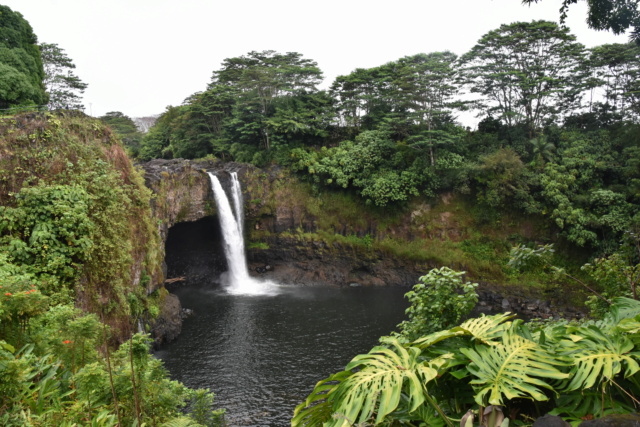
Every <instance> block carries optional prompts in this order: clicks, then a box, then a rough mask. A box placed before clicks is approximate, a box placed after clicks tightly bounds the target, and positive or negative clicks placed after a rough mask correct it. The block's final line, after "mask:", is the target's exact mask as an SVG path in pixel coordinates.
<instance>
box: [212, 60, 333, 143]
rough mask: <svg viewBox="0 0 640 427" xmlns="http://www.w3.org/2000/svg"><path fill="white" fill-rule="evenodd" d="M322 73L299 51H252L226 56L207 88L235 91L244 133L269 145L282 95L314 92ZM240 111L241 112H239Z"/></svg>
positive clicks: (239, 121) (239, 119) (239, 118)
mask: <svg viewBox="0 0 640 427" xmlns="http://www.w3.org/2000/svg"><path fill="white" fill-rule="evenodd" d="M321 81H322V72H321V71H320V69H319V68H318V65H317V63H316V62H315V61H312V60H310V59H304V58H302V54H300V53H297V52H288V53H285V54H281V53H277V52H275V51H273V50H266V51H262V52H256V51H252V52H249V53H248V54H247V55H244V56H240V57H236V58H227V59H225V60H224V62H223V63H222V68H221V69H220V70H218V71H215V72H214V73H213V79H212V82H211V84H210V86H209V89H214V88H215V87H216V86H218V85H222V86H227V87H228V88H230V89H233V90H236V91H237V92H238V96H239V100H238V102H237V104H236V113H238V114H236V115H235V116H236V119H237V125H240V126H237V127H238V128H241V129H243V132H242V133H243V134H244V135H246V136H250V137H251V136H253V137H254V138H256V137H257V138H258V139H259V140H260V141H261V143H262V145H263V146H264V148H266V149H269V148H270V147H271V139H272V138H271V135H272V133H273V131H274V129H273V127H274V122H273V120H271V121H270V120H269V118H270V117H271V116H273V114H274V112H275V110H276V104H277V103H278V101H279V100H281V99H282V98H283V97H287V96H295V95H300V94H302V93H305V92H315V91H316V85H317V84H319V83H320V82H321ZM240 113H241V114H240Z"/></svg>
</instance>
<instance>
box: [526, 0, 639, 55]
mask: <svg viewBox="0 0 640 427" xmlns="http://www.w3.org/2000/svg"><path fill="white" fill-rule="evenodd" d="M539 1H540V0H522V3H523V4H529V5H530V4H531V3H538V2H539ZM575 3H578V0H562V6H561V7H560V22H561V23H562V24H564V22H565V20H566V19H567V11H568V10H569V5H572V4H575ZM587 5H588V7H589V10H588V12H587V24H589V27H590V28H593V29H594V30H608V31H611V32H613V34H622V33H624V32H625V31H627V30H630V29H632V28H633V29H632V30H631V34H630V38H631V40H632V41H635V42H636V43H637V44H639V45H640V0H588V1H587Z"/></svg>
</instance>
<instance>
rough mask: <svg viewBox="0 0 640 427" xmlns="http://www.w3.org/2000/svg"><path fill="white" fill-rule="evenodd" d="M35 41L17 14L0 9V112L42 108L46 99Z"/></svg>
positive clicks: (38, 52)
mask: <svg viewBox="0 0 640 427" xmlns="http://www.w3.org/2000/svg"><path fill="white" fill-rule="evenodd" d="M43 78H44V69H43V67H42V60H41V59H40V50H39V49H38V45H37V38H36V36H35V34H34V33H33V29H32V28H31V25H29V23H28V22H27V21H26V20H25V19H24V18H23V16H22V15H21V14H20V13H19V12H14V11H12V10H11V9H10V8H9V7H7V6H0V109H7V108H9V107H14V106H20V105H34V104H35V105H42V104H44V103H45V101H46V99H47V96H46V94H45V89H44V85H43V83H42V80H43Z"/></svg>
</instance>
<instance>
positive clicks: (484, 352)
mask: <svg viewBox="0 0 640 427" xmlns="http://www.w3.org/2000/svg"><path fill="white" fill-rule="evenodd" d="M501 338H502V339H501V341H499V342H493V344H492V345H489V346H487V345H481V344H477V345H476V346H475V347H474V348H461V349H460V351H461V352H462V353H463V354H464V355H465V356H467V357H468V358H469V359H470V360H471V364H470V365H469V367H468V369H469V372H471V374H473V375H474V376H475V377H476V379H474V380H472V381H471V382H470V384H472V385H474V386H475V385H478V386H480V387H477V388H476V392H477V394H476V402H477V403H478V404H479V405H486V404H490V405H501V404H503V397H506V398H507V399H514V398H517V397H530V398H533V399H535V400H538V401H540V400H548V398H547V396H546V395H545V394H544V393H543V392H542V391H541V388H546V389H549V390H553V388H552V387H551V386H550V385H549V384H548V383H547V382H545V381H543V378H544V379H564V378H567V377H568V374H566V373H563V372H561V371H560V370H558V369H557V368H556V366H558V365H561V364H562V362H560V361H558V360H556V359H555V358H554V357H553V356H552V355H551V354H549V353H548V352H547V351H546V350H545V348H544V347H543V346H541V345H540V344H537V343H535V342H533V341H530V340H528V339H526V338H523V337H522V336H520V335H518V334H517V333H516V332H515V328H513V327H512V328H510V329H508V330H506V331H504V332H503V334H502V337H501Z"/></svg>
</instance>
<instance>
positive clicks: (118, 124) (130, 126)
mask: <svg viewBox="0 0 640 427" xmlns="http://www.w3.org/2000/svg"><path fill="white" fill-rule="evenodd" d="M99 119H100V120H101V121H102V122H104V123H105V124H106V125H108V126H109V127H110V128H111V129H113V131H114V132H115V133H116V135H118V136H119V137H120V140H121V141H122V143H123V144H124V146H125V147H127V149H129V150H130V152H131V154H132V155H133V156H134V157H137V156H138V153H139V151H140V142H141V140H142V137H143V135H142V133H141V132H140V131H139V130H138V128H137V127H136V125H135V123H134V122H133V120H132V119H131V117H129V116H126V115H124V114H122V113H121V112H120V111H111V112H109V113H107V114H105V115H104V116H102V117H99Z"/></svg>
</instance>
